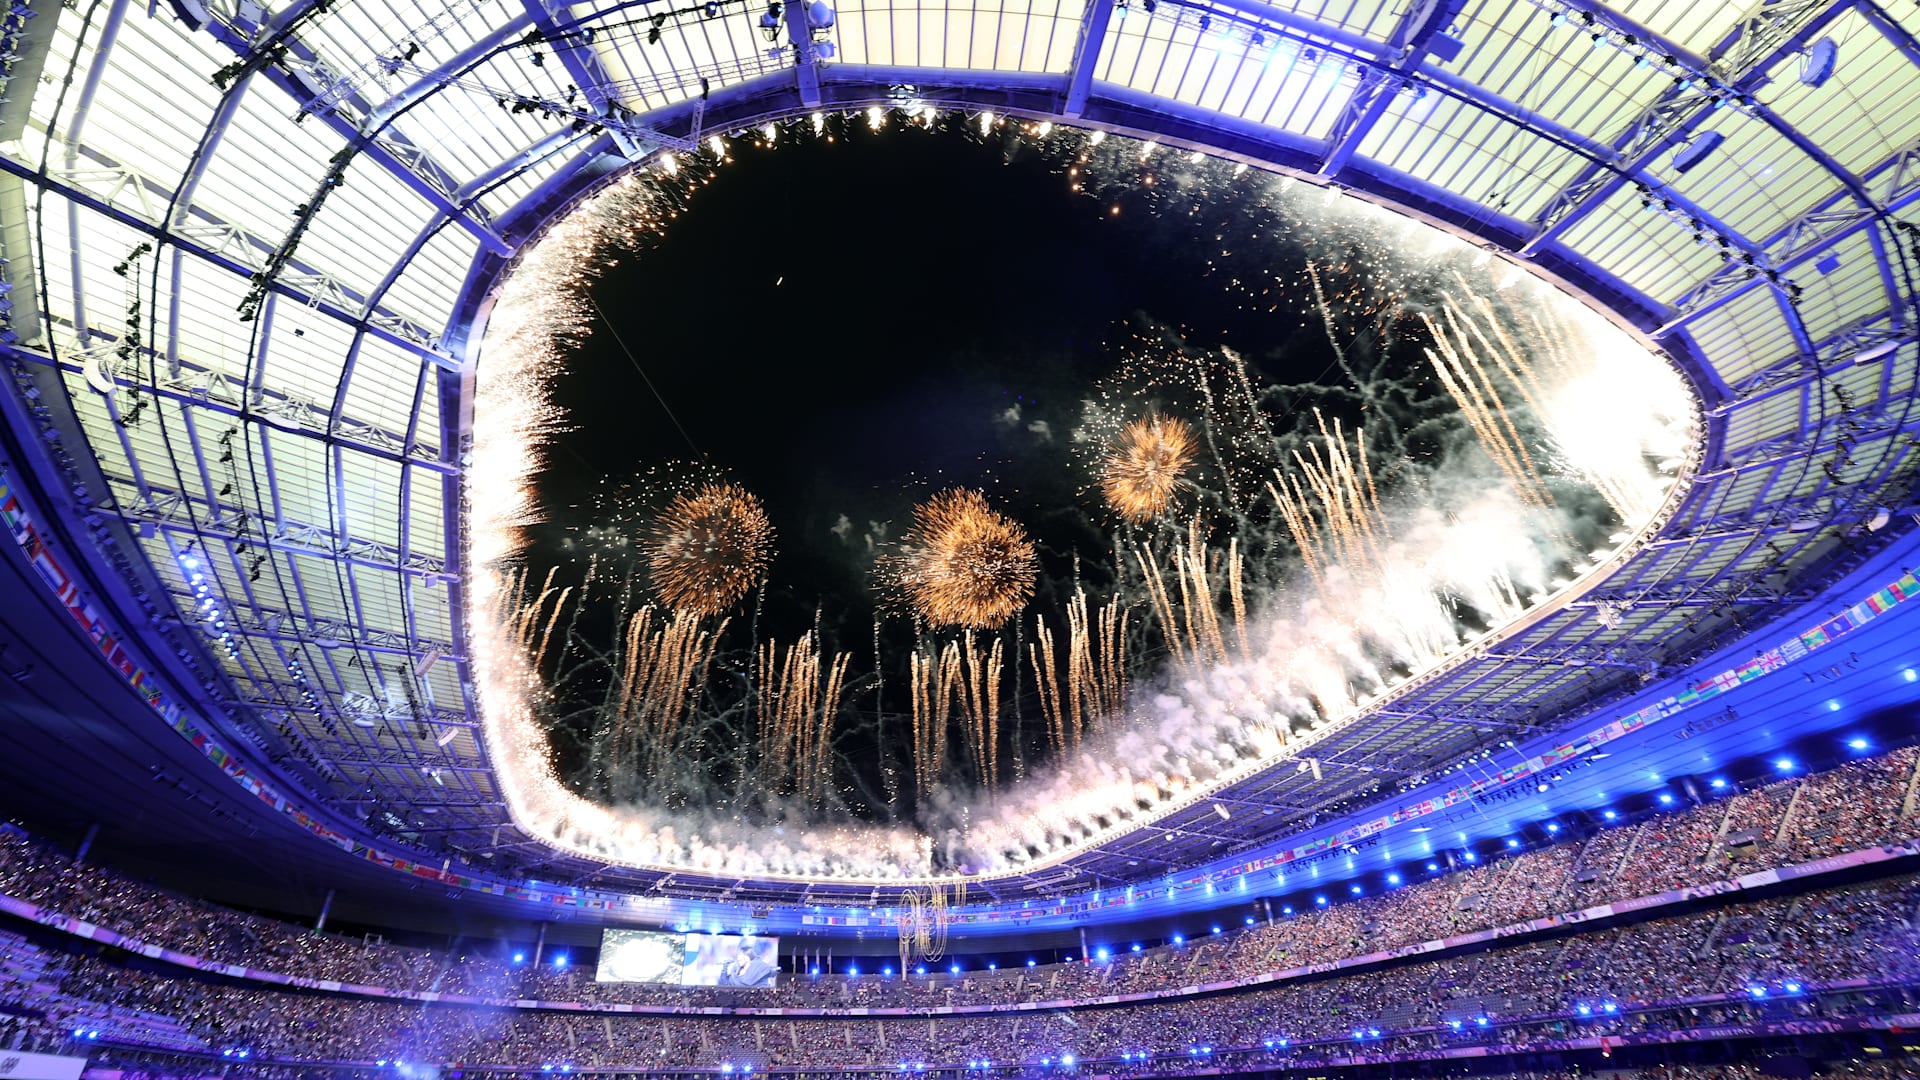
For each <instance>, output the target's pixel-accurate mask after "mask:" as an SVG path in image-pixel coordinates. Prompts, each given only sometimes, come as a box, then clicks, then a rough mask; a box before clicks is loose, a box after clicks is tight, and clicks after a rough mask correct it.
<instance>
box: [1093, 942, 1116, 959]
mask: <svg viewBox="0 0 1920 1080" xmlns="http://www.w3.org/2000/svg"><path fill="white" fill-rule="evenodd" d="M1111 955H1113V954H1112V953H1109V952H1108V951H1107V947H1106V946H1105V945H1102V946H1100V947H1099V948H1098V949H1095V950H1094V951H1093V958H1094V959H1096V960H1105V959H1106V958H1107V957H1109V956H1111Z"/></svg>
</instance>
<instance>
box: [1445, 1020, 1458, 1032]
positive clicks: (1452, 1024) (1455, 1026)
mask: <svg viewBox="0 0 1920 1080" xmlns="http://www.w3.org/2000/svg"><path fill="white" fill-rule="evenodd" d="M1447 1026H1448V1027H1450V1028H1452V1029H1453V1030H1455V1031H1459V1030H1460V1021H1458V1020H1449V1021H1447Z"/></svg>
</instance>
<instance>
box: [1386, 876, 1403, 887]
mask: <svg viewBox="0 0 1920 1080" xmlns="http://www.w3.org/2000/svg"><path fill="white" fill-rule="evenodd" d="M1387 884H1389V885H1398V884H1400V875H1399V874H1388V875H1387Z"/></svg>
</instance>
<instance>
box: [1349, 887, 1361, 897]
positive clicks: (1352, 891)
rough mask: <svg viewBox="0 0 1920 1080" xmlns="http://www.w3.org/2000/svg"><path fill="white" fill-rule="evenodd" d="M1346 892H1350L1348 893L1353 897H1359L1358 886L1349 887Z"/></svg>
mask: <svg viewBox="0 0 1920 1080" xmlns="http://www.w3.org/2000/svg"><path fill="white" fill-rule="evenodd" d="M1347 891H1348V892H1350V893H1352V894H1353V895H1355V896H1359V895H1360V886H1358V885H1354V886H1351V887H1349V888H1348V889H1347Z"/></svg>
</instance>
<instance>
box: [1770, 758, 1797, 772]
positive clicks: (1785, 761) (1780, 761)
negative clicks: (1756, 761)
mask: <svg viewBox="0 0 1920 1080" xmlns="http://www.w3.org/2000/svg"><path fill="white" fill-rule="evenodd" d="M1773 767H1774V768H1776V769H1778V770H1780V771H1781V772H1792V771H1793V759H1792V758H1790V757H1783V758H1776V759H1775V760H1774V763H1773Z"/></svg>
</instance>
